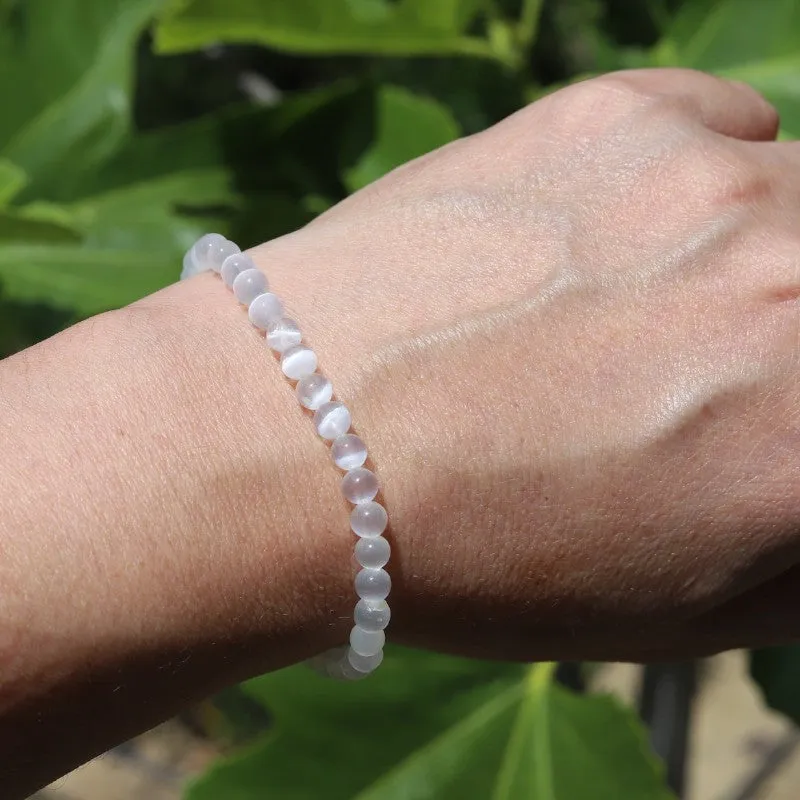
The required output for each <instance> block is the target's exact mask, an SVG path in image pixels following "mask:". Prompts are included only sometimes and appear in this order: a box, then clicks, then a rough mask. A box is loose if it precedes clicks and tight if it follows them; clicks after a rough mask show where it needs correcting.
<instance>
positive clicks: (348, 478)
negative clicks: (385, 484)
mask: <svg viewBox="0 0 800 800" xmlns="http://www.w3.org/2000/svg"><path fill="white" fill-rule="evenodd" d="M380 488H381V487H380V484H379V483H378V476H377V475H376V474H375V473H374V472H373V471H372V470H371V469H367V468H366V467H356V469H351V470H350V471H349V472H348V473H347V474H346V475H345V476H344V477H343V478H342V494H343V495H344V496H345V497H346V498H347V499H348V500H349V501H350V502H351V503H356V504H361V503H369V502H370V500H374V499H375V495H376V494H378V489H380Z"/></svg>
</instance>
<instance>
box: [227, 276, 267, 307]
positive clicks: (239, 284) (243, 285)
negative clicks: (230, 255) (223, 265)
mask: <svg viewBox="0 0 800 800" xmlns="http://www.w3.org/2000/svg"><path fill="white" fill-rule="evenodd" d="M266 291H267V276H266V275H265V274H264V273H263V272H262V271H261V270H260V269H243V270H242V271H241V272H240V273H239V274H238V275H237V276H236V278H235V279H234V281H233V293H234V295H236V299H237V300H238V301H239V302H240V303H241V304H242V305H243V306H249V305H250V303H252V302H253V300H255V299H256V297H258V296H259V295H260V294H263V293H264V292H266Z"/></svg>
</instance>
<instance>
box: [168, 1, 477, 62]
mask: <svg viewBox="0 0 800 800" xmlns="http://www.w3.org/2000/svg"><path fill="white" fill-rule="evenodd" d="M479 8H480V5H479V3H478V2H476V0H444V2H431V0H397V1H396V2H392V0H272V1H271V2H268V3H266V2H260V1H259V0H192V1H191V2H186V3H181V4H178V5H176V6H173V7H172V9H171V11H170V12H168V13H167V14H166V15H165V17H164V19H163V20H162V22H161V24H160V25H159V27H158V30H157V36H156V43H157V46H158V47H159V49H160V50H161V51H163V52H176V51H181V50H193V49H197V48H199V47H205V46H208V45H210V44H214V43H217V42H251V43H258V44H263V45H266V46H267V47H273V48H276V49H280V50H289V51H295V52H303V53H375V54H394V55H400V54H421V53H442V54H444V53H462V54H471V55H478V56H489V57H490V56H492V52H491V50H490V48H489V46H488V44H487V43H486V42H485V41H483V40H482V39H478V38H474V37H470V36H467V35H466V29H467V26H468V24H469V22H470V21H471V19H472V18H473V17H474V16H475V14H476V12H477V11H478V9H479Z"/></svg>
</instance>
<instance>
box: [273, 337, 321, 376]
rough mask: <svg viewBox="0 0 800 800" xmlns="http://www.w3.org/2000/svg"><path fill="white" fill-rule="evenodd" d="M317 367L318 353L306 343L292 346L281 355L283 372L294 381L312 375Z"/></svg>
mask: <svg viewBox="0 0 800 800" xmlns="http://www.w3.org/2000/svg"><path fill="white" fill-rule="evenodd" d="M316 368H317V354H316V353H315V352H314V351H313V350H312V349H311V348H310V347H306V346H305V345H304V344H296V345H295V346H294V347H290V348H289V349H288V350H287V351H286V352H285V353H284V354H283V356H282V357H281V369H282V370H283V374H284V375H285V376H286V377H287V378H290V379H291V380H293V381H298V380H300V378H304V377H305V376H306V375H310V374H311V373H312V372H313V371H314V370H315V369H316Z"/></svg>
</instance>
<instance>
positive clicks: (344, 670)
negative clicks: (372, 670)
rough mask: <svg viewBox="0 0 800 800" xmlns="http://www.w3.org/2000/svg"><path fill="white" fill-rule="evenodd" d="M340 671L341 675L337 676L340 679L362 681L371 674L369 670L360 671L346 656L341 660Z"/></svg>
mask: <svg viewBox="0 0 800 800" xmlns="http://www.w3.org/2000/svg"><path fill="white" fill-rule="evenodd" d="M338 673H339V675H338V676H337V677H339V678H340V680H346V681H360V680H362V679H364V678H366V677H367V675H369V673H368V672H359V671H358V670H357V669H356V668H355V667H354V666H353V665H352V664H351V663H350V661H349V660H348V659H347V657H346V656H345V658H344V659H343V660H342V661H340V662H339V666H338Z"/></svg>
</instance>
